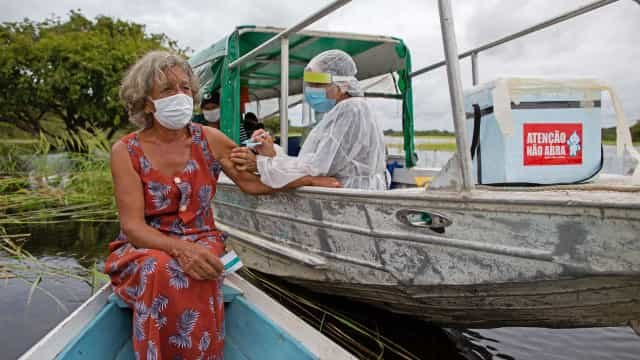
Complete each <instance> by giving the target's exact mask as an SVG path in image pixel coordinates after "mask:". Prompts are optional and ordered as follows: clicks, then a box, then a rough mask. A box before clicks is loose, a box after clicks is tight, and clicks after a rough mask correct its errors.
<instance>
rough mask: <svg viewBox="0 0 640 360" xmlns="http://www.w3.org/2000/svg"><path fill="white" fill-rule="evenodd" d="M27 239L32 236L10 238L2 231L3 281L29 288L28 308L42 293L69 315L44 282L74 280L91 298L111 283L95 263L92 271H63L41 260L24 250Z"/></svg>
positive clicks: (78, 268)
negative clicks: (38, 293) (81, 283)
mask: <svg viewBox="0 0 640 360" xmlns="http://www.w3.org/2000/svg"><path fill="white" fill-rule="evenodd" d="M28 238H29V234H12V235H9V234H7V233H6V231H5V229H4V228H3V227H0V274H4V276H3V277H2V278H4V279H5V281H8V279H14V280H19V281H22V282H24V283H25V284H27V285H28V286H29V293H28V296H27V299H26V302H27V305H29V304H31V299H32V298H33V295H34V293H35V292H36V291H40V292H41V293H43V294H45V295H46V296H48V297H49V298H51V299H52V300H53V301H54V302H55V303H56V304H57V305H58V307H59V308H60V309H62V310H64V311H68V309H67V307H66V306H65V305H64V303H62V301H61V300H60V299H58V298H57V297H56V296H55V295H54V294H53V293H51V292H50V291H49V290H47V289H45V288H43V287H42V286H41V284H42V282H43V281H45V280H46V281H52V282H60V281H61V280H66V279H75V280H78V281H81V282H84V283H86V284H87V285H88V286H89V287H90V289H91V294H93V293H94V292H95V291H96V290H97V289H99V288H100V287H101V286H102V285H104V284H106V283H107V282H108V281H109V277H108V276H107V275H105V274H103V273H102V272H100V271H99V270H98V267H97V265H96V264H95V263H94V264H93V266H92V267H90V268H85V267H83V266H82V265H80V264H78V265H76V266H73V267H62V266H56V265H52V264H51V263H50V262H46V261H42V260H40V259H38V258H37V257H36V256H34V255H33V254H31V253H30V252H29V251H27V250H26V249H24V247H23V245H24V243H25V241H26V240H27V239H28Z"/></svg>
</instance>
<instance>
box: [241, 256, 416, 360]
mask: <svg viewBox="0 0 640 360" xmlns="http://www.w3.org/2000/svg"><path fill="white" fill-rule="evenodd" d="M240 274H241V275H242V277H243V278H245V279H247V280H249V281H250V282H252V283H253V284H255V285H257V286H259V287H260V288H262V289H263V290H266V291H267V292H269V293H270V294H272V296H274V297H275V298H277V299H278V301H279V302H281V303H285V304H287V308H289V309H290V310H292V311H293V312H295V313H296V315H298V316H299V317H301V318H302V319H303V320H305V321H306V322H307V323H309V324H310V325H312V326H314V327H315V328H317V329H318V330H319V331H320V332H322V333H324V334H325V335H327V336H329V337H330V338H331V339H333V340H334V341H335V342H336V343H338V344H340V345H341V346H343V347H344V348H345V349H347V350H349V351H350V352H351V353H353V354H354V355H356V356H357V357H358V358H360V359H383V358H385V356H386V355H385V354H386V352H389V353H392V354H393V355H394V357H395V358H400V359H407V360H418V359H420V358H419V357H418V356H417V355H415V354H412V353H411V352H410V351H408V350H406V349H405V348H404V347H402V346H401V345H399V344H397V343H396V342H394V341H392V340H391V339H389V338H387V337H385V336H383V335H381V334H380V333H379V332H378V331H377V330H375V329H370V328H368V327H367V326H365V325H363V324H361V323H360V322H358V321H356V320H354V319H352V318H350V317H348V316H346V315H344V314H341V313H339V312H337V311H335V310H333V309H331V308H329V307H327V306H324V305H322V304H319V303H317V302H314V301H313V300H311V299H309V298H307V297H305V296H302V295H300V294H297V293H294V292H292V291H289V290H287V289H286V288H285V287H283V286H280V285H278V284H277V283H275V282H273V281H271V280H269V279H267V278H266V277H264V276H262V275H260V274H259V273H256V272H254V271H251V270H250V269H248V268H246V267H244V268H242V269H241V270H240Z"/></svg>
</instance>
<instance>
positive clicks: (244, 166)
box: [230, 147, 258, 173]
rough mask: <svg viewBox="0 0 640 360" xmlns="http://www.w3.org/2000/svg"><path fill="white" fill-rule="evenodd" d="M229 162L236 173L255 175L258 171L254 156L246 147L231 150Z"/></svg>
mask: <svg viewBox="0 0 640 360" xmlns="http://www.w3.org/2000/svg"><path fill="white" fill-rule="evenodd" d="M230 156H231V161H232V162H233V164H234V166H235V168H236V169H237V170H238V171H248V172H251V173H255V172H256V171H258V164H257V163H256V155H255V154H254V153H253V152H252V151H251V149H249V148H246V147H237V148H234V149H233V150H231V155H230Z"/></svg>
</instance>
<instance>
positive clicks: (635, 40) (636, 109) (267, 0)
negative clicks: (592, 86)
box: [0, 0, 640, 130]
mask: <svg viewBox="0 0 640 360" xmlns="http://www.w3.org/2000/svg"><path fill="white" fill-rule="evenodd" d="M329 2H330V1H329V0H306V1H293V0H290V1H285V0H280V1H274V0H234V1H229V0H209V1H188V0H184V1H175V0H153V1H151V0H139V1H131V0H128V1H124V0H111V1H104V0H49V1H35V0H20V1H11V0H0V22H5V21H19V20H21V19H23V18H25V17H28V18H30V19H32V20H42V19H44V18H46V17H50V16H52V15H56V16H62V17H64V16H65V15H66V14H68V12H69V11H70V10H72V9H80V10H81V11H82V13H83V14H84V15H85V16H88V17H91V18H93V17H95V16H97V15H107V16H113V17H117V18H120V19H125V20H129V21H133V22H137V23H141V24H145V25H146V29H147V31H148V32H150V33H165V34H167V35H168V36H169V37H170V38H172V39H174V40H177V41H178V43H179V44H180V46H182V47H186V46H188V47H190V48H192V49H194V50H196V51H197V50H199V49H202V48H204V47H207V46H209V45H210V44H212V43H214V42H216V41H217V40H219V39H220V38H222V37H223V36H225V35H227V34H229V33H230V32H231V31H232V30H233V29H234V27H235V26H237V25H244V24H252V25H269V26H281V27H286V26H289V25H292V24H294V23H296V22H298V21H300V20H302V19H303V18H305V17H306V16H308V15H309V14H311V13H312V12H314V11H316V10H318V9H320V8H321V7H323V6H324V5H326V4H328V3H329ZM590 2H592V0H562V1H558V0H482V1H478V0H475V1H474V0H453V1H452V6H453V10H454V21H455V28H456V35H457V42H458V49H459V50H460V52H462V51H464V50H467V49H470V48H473V47H476V46H478V45H482V44H484V43H486V42H489V41H492V40H494V39H496V38H499V37H501V36H504V35H508V34H510V33H513V32H516V31H519V30H521V29H524V28H525V27H528V26H530V25H533V24H536V23H538V22H541V21H544V20H546V19H548V18H550V17H553V16H555V15H558V14H561V13H563V12H565V11H568V10H572V9H574V8H577V7H579V6H582V5H584V4H587V3H590ZM310 29H314V30H330V31H345V32H355V33H363V34H375V35H388V36H394V37H399V38H402V39H403V40H404V41H405V43H406V44H407V45H408V47H409V49H410V50H411V54H412V62H413V67H414V69H418V68H421V67H423V66H426V65H430V64H432V63H434V62H437V61H440V60H442V59H443V58H444V55H443V48H442V38H441V35H440V23H439V20H438V8H437V1H436V0H394V1H388V0H367V1H364V0H355V1H353V2H351V3H350V4H347V5H346V6H345V7H343V8H341V9H339V10H338V11H336V12H335V13H333V14H331V15H329V17H327V18H325V19H323V20H321V21H319V22H317V23H315V24H313V25H312V26H311V27H310ZM479 69H480V82H481V83H482V82H486V81H490V80H493V79H495V78H497V77H502V76H542V77H555V78H572V77H589V78H596V79H600V80H604V81H606V82H608V83H609V84H610V85H611V86H612V87H613V88H614V89H616V90H617V92H618V93H619V96H620V98H621V101H622V105H623V108H624V111H625V114H626V115H627V117H628V118H629V120H630V121H631V122H633V121H634V120H640V4H639V3H638V2H637V1H634V0H620V1H618V2H616V3H614V4H612V5H609V6H606V7H604V8H602V9H599V10H596V11H594V12H591V13H588V14H586V15H582V16H580V17H578V18H575V19H572V20H570V21H568V22H566V23H562V24H559V25H556V26H554V27H552V28H548V29H546V30H543V31H541V32H538V33H535V34H531V35H528V36H526V37H524V38H521V39H519V40H516V41H515V42H512V43H509V44H506V45H502V46H500V47H497V48H494V49H492V50H489V51H486V52H483V53H481V54H480V55H479ZM461 70H462V76H463V84H464V86H465V88H468V87H471V67H470V63H469V61H468V60H463V61H461ZM413 86H414V107H415V127H416V129H447V130H451V129H452V128H453V122H452V117H451V107H450V103H449V98H448V96H449V95H448V90H447V82H446V74H445V72H444V70H443V69H441V70H437V71H434V72H431V73H428V74H425V75H423V76H420V77H416V78H414V82H413ZM603 101H604V103H603V108H604V111H605V114H606V116H605V117H604V120H603V126H611V125H613V124H614V118H613V116H612V109H611V105H610V102H609V101H607V98H606V97H605V99H603ZM264 108H266V106H263V109H264ZM376 110H378V113H379V120H380V122H381V123H382V127H383V128H385V129H386V128H394V129H400V128H401V124H400V122H399V121H400V120H399V111H400V110H399V107H398V106H394V105H393V104H389V103H388V102H386V103H385V105H384V106H383V105H380V104H377V105H376ZM293 112H295V110H292V113H293Z"/></svg>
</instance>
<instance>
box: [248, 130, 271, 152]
mask: <svg viewBox="0 0 640 360" xmlns="http://www.w3.org/2000/svg"><path fill="white" fill-rule="evenodd" d="M251 141H253V142H259V143H261V144H260V145H258V146H256V151H257V152H258V154H260V155H262V156H268V157H274V156H276V149H275V146H274V145H273V138H272V137H271V135H269V133H268V132H267V131H266V130H264V129H258V130H256V131H254V132H253V135H251Z"/></svg>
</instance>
